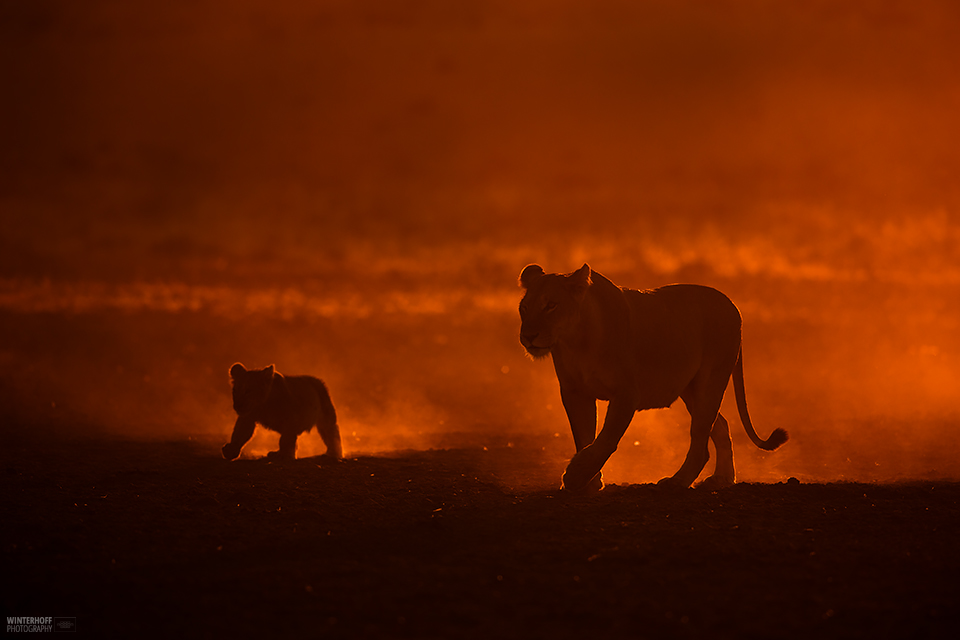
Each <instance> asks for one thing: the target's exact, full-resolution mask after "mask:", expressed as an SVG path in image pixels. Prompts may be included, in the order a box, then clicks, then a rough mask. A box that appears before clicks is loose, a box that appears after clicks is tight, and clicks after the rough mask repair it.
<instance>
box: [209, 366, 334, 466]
mask: <svg viewBox="0 0 960 640" xmlns="http://www.w3.org/2000/svg"><path fill="white" fill-rule="evenodd" d="M230 380H231V382H232V383H233V409H234V411H236V412H237V422H236V424H235V425H234V427H233V435H232V436H231V437H230V442H228V443H227V444H225V445H223V449H222V451H223V457H224V458H226V459H227V460H233V459H235V458H237V457H238V456H239V455H240V450H241V449H243V445H245V444H247V442H248V441H249V440H250V438H251V437H253V431H254V429H255V428H256V426H257V424H260V425H261V426H264V427H266V428H267V429H270V430H272V431H276V432H277V433H279V434H280V449H279V450H278V451H271V452H270V453H268V454H267V458H283V459H288V460H293V459H294V458H296V457H297V438H298V437H299V436H300V434H301V433H306V432H307V431H310V429H312V428H313V427H314V426H316V427H317V432H318V433H319V434H320V437H321V438H322V439H323V443H324V444H325V445H327V453H326V455H328V456H331V457H333V458H335V459H337V460H340V459H341V458H343V447H342V446H341V444H340V427H339V426H337V412H336V410H335V409H334V408H333V402H332V401H331V400H330V394H329V393H328V392H327V386H326V385H325V384H324V383H323V381H322V380H320V379H319V378H314V377H313V376H289V377H287V376H282V375H280V374H279V373H278V372H277V371H276V369H275V368H274V366H273V365H272V364H271V365H270V366H269V367H264V368H263V369H247V368H246V367H244V366H243V365H242V364H240V363H239V362H238V363H236V364H235V365H233V366H232V367H230Z"/></svg>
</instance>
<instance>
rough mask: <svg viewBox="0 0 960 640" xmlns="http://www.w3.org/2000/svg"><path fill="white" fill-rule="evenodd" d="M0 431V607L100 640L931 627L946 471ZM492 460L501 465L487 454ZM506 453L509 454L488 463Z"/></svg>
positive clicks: (952, 537) (953, 513)
mask: <svg viewBox="0 0 960 640" xmlns="http://www.w3.org/2000/svg"><path fill="white" fill-rule="evenodd" d="M216 445H217V443H215V442H213V441H208V442H198V441H195V440H194V441H189V440H186V441H178V442H161V443H148V442H136V441H117V440H112V439H109V438H106V437H101V438H97V437H87V438H83V439H73V440H72V441H70V439H66V440H64V439H60V438H57V439H55V440H54V441H48V440H42V441H41V440H40V439H39V438H37V439H33V438H32V437H28V438H26V439H24V438H23V437H21V438H20V439H14V440H13V441H12V442H11V444H10V445H8V446H5V447H4V454H3V463H2V473H3V477H4V496H5V497H4V500H3V506H2V514H0V517H2V520H3V522H4V526H3V528H2V545H3V547H2V548H3V574H4V580H3V608H4V611H5V613H6V614H7V615H38V616H39V615H52V616H72V617H76V618H77V623H78V628H79V630H80V631H84V632H92V633H93V634H95V635H97V636H100V637H104V636H107V635H111V636H114V637H119V636H123V637H142V636H156V637H171V636H174V635H177V636H180V635H184V634H185V635H187V636H194V637H225V636H230V637H262V635H263V634H267V633H269V634H271V635H273V634H280V635H290V636H292V635H300V634H311V635H322V636H323V637H332V636H336V637H394V636H396V637H447V638H449V637H474V638H501V637H517V638H521V637H522V638H529V637H551V638H564V637H570V638H574V637H576V638H581V637H584V636H585V635H586V634H589V635H596V636H598V637H705V636H713V637H730V638H734V637H736V638H749V637H757V638H772V637H804V638H810V637H818V638H824V637H837V638H840V637H843V638H850V637H864V638H877V637H889V638H904V637H917V638H925V637H942V638H946V637H953V632H955V630H956V629H957V628H958V625H960V605H958V603H960V586H958V584H957V582H956V575H957V572H958V570H960V549H958V547H957V544H956V540H957V529H958V524H960V505H958V501H960V484H958V483H948V482H936V483H931V482H928V483H923V484H892V485H891V484H888V485H878V484H855V483H844V484H800V483H792V482H790V483H783V484H740V485H737V486H736V487H734V488H731V489H729V490H724V491H720V492H717V493H706V492H702V491H697V490H686V491H682V492H679V493H671V492H665V491H662V490H658V489H657V488H656V487H654V486H652V485H630V486H626V485H613V486H610V487H608V488H606V489H605V490H604V491H603V492H602V493H601V494H599V495H595V496H592V497H571V496H567V495H563V494H560V493H559V492H557V491H555V490H550V489H537V488H536V487H537V486H538V484H539V485H540V486H547V485H551V484H553V483H555V481H556V478H557V476H558V473H559V470H560V469H559V464H561V463H558V462H557V461H556V460H555V459H553V458H551V457H549V456H547V454H546V453H544V452H543V451H541V450H538V449H537V448H535V447H534V446H532V445H531V444H529V443H528V444H524V445H522V446H520V445H518V446H515V447H513V448H509V449H508V448H504V449H500V450H495V449H488V450H486V451H484V450H483V449H482V448H467V449H447V450H431V451H411V452H405V453H397V454H393V455H389V456H383V457H369V456H367V457H358V458H354V459H349V460H347V461H345V462H342V463H339V464H334V463H328V462H326V461H324V460H323V459H321V458H306V459H300V460H297V461H296V462H295V463H292V464H286V465H283V464H273V463H266V462H265V461H258V460H241V461H238V462H234V463H228V462H225V461H223V460H222V459H220V458H219V456H218V452H217V449H216ZM504 469H506V470H507V471H504ZM511 469H512V470H513V471H510V470H511Z"/></svg>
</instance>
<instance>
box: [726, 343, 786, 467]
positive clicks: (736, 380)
mask: <svg viewBox="0 0 960 640" xmlns="http://www.w3.org/2000/svg"><path fill="white" fill-rule="evenodd" d="M733 391H734V393H735V395H736V396H737V410H739V411H740V422H741V423H743V430H744V431H746V432H747V435H748V436H750V440H751V441H753V444H755V445H757V446H758V447H760V448H761V449H763V450H765V451H773V450H774V449H777V448H778V447H780V445H782V444H783V443H784V442H786V441H787V439H788V438H789V437H790V436H789V435H787V432H786V431H784V430H783V429H780V428H777V429H774V430H773V433H771V434H770V437H769V438H767V439H766V440H764V439H763V438H761V437H760V436H758V435H757V431H756V429H754V428H753V423H752V422H750V414H749V413H748V412H747V394H746V392H745V391H744V390H743V347H742V346H741V347H740V352H739V353H737V364H736V366H735V367H734V368H733Z"/></svg>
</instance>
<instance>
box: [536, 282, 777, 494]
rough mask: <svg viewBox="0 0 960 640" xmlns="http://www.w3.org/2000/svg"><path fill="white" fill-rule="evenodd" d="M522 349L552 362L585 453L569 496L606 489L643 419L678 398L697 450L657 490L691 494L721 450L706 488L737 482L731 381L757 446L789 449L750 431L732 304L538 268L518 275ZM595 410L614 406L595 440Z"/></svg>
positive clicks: (680, 287)
mask: <svg viewBox="0 0 960 640" xmlns="http://www.w3.org/2000/svg"><path fill="white" fill-rule="evenodd" d="M520 286H522V287H523V288H524V289H526V293H525V294H524V296H523V300H521V302H520V321H521V324H520V344H522V345H523V347H524V348H525V349H526V350H527V352H528V353H529V354H530V355H531V356H533V357H534V358H543V357H546V355H547V354H548V353H549V354H551V355H552V356H553V366H554V369H555V370H556V372H557V380H559V382H560V397H561V398H562V400H563V407H564V409H566V411H567V418H568V419H569V420H570V429H571V430H572V431H573V441H574V444H575V445H576V447H577V453H576V455H574V456H573V459H572V460H570V463H569V464H568V465H567V469H566V471H565V472H564V474H563V478H562V485H561V488H563V489H568V490H579V489H584V488H589V489H593V490H599V489H601V488H602V487H603V482H602V481H601V475H600V469H601V468H602V467H603V465H604V463H605V462H606V461H607V459H608V458H609V457H610V455H611V454H612V453H613V452H614V451H616V450H617V444H618V443H619V442H620V438H622V437H623V434H624V432H625V431H626V430H627V427H628V426H629V425H630V421H631V420H632V419H633V414H634V413H635V412H637V411H643V410H644V409H654V408H662V407H669V406H670V405H671V404H673V402H674V401H675V400H676V399H677V398H678V397H679V398H681V399H682V400H683V403H684V404H685V405H686V407H687V411H689V412H690V450H689V451H688V452H687V458H686V460H684V462H683V465H682V466H681V467H680V470H679V471H677V472H676V473H675V474H674V475H673V476H672V477H670V478H664V479H663V480H661V481H660V483H659V484H663V485H670V486H676V487H688V486H690V485H691V484H692V483H693V481H694V480H696V479H697V476H699V475H700V472H701V471H702V470H703V467H704V465H705V464H706V463H707V460H709V458H710V452H709V450H708V449H707V440H708V439H712V440H713V444H714V446H716V448H717V467H716V470H715V471H714V473H713V475H712V476H710V477H709V478H707V479H706V480H704V482H703V483H702V485H704V486H707V487H709V488H719V487H726V486H729V485H732V484H733V483H734V481H735V479H736V473H735V471H734V467H733V446H732V443H731V441H730V430H729V427H728V425H727V421H726V420H725V419H724V417H723V416H722V415H720V413H719V412H720V401H721V400H722V399H723V393H724V391H725V390H726V388H727V382H728V381H729V380H730V376H731V374H732V375H733V388H734V392H735V394H736V398H737V407H738V409H739V410H740V421H741V422H742V423H743V427H744V429H745V430H746V432H747V435H748V436H750V440H752V441H753V443H754V444H755V445H757V446H758V447H760V448H761V449H765V450H768V451H772V450H774V449H776V448H777V447H779V446H780V445H782V444H783V443H784V442H786V441H787V432H786V431H784V430H783V429H776V430H774V432H773V433H772V434H771V435H770V437H769V438H767V439H766V440H763V439H761V438H760V437H759V436H758V435H757V432H756V431H755V430H754V428H753V425H752V424H751V423H750V416H749V414H748V413H747V401H746V396H745V395H744V391H743V362H742V358H741V349H740V326H741V319H740V312H739V311H738V310H737V307H736V306H734V304H733V303H732V302H731V301H730V299H729V298H727V297H726V296H725V295H723V294H722V293H720V292H719V291H717V290H716V289H711V288H710V287H704V286H699V285H690V284H675V285H669V286H666V287H660V288H658V289H651V290H646V291H635V290H632V289H625V288H622V287H618V286H617V285H615V284H613V283H612V282H611V281H610V280H608V279H607V278H605V277H603V276H602V275H600V274H599V273H597V272H596V271H591V270H590V267H589V265H586V264H584V265H583V266H582V267H580V269H578V270H577V271H574V272H573V273H568V274H559V273H549V274H547V273H544V272H543V269H542V268H541V267H540V266H539V265H536V264H531V265H528V266H527V267H525V268H524V269H523V272H522V273H521V274H520ZM597 400H609V402H610V404H609V405H608V407H607V415H606V419H605V420H604V422H603V428H602V429H601V430H600V433H599V435H598V434H597Z"/></svg>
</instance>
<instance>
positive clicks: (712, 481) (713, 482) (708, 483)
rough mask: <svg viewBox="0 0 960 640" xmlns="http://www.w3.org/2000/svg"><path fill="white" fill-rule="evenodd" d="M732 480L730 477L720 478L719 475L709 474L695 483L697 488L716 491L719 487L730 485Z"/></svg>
mask: <svg viewBox="0 0 960 640" xmlns="http://www.w3.org/2000/svg"><path fill="white" fill-rule="evenodd" d="M733 485H734V481H733V480H732V479H731V478H721V477H720V476H710V477H708V478H705V479H704V480H703V481H702V482H698V483H697V484H696V488H697V489H706V490H707V491H717V490H719V489H726V488H727V487H732V486H733Z"/></svg>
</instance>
